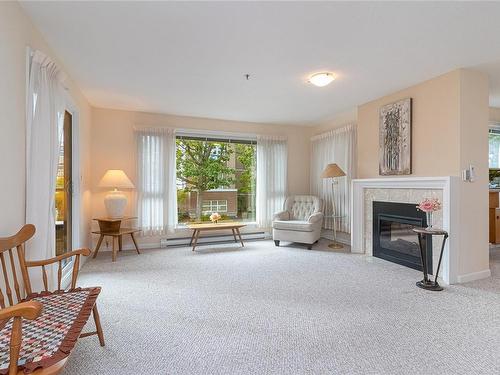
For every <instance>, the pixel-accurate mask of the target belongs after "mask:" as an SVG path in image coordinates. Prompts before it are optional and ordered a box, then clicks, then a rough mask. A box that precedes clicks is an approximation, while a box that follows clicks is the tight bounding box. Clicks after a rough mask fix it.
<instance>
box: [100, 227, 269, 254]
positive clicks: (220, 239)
mask: <svg viewBox="0 0 500 375" xmlns="http://www.w3.org/2000/svg"><path fill="white" fill-rule="evenodd" d="M241 237H242V238H243V241H252V240H262V239H265V238H266V233H264V232H259V233H242V234H241ZM189 241H191V237H181V238H168V239H167V242H166V246H162V245H161V244H160V242H150V243H141V242H140V240H139V249H140V250H143V249H144V250H148V249H160V248H163V249H168V248H169V247H181V246H189ZM208 243H212V244H217V243H234V237H233V235H232V234H229V235H220V234H219V235H212V236H210V235H207V236H206V237H205V236H204V237H200V238H199V239H198V245H202V244H208ZM238 245H240V242H239V241H238ZM111 250H112V249H111V246H110V247H108V248H106V247H105V246H101V248H100V249H99V252H111ZM123 250H134V251H135V247H134V246H133V245H132V244H124V245H123Z"/></svg>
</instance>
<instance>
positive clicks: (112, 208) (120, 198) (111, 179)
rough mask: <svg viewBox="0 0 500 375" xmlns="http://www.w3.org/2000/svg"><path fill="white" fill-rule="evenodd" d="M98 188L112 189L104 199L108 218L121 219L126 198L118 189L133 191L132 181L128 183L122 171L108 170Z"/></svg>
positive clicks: (128, 180)
mask: <svg viewBox="0 0 500 375" xmlns="http://www.w3.org/2000/svg"><path fill="white" fill-rule="evenodd" d="M98 186H99V187H102V188H111V189H113V191H110V192H109V193H108V194H107V195H106V197H105V198H104V205H105V206H106V211H107V213H108V217H109V218H111V219H118V218H122V217H123V213H124V212H125V207H126V206H127V197H126V195H125V194H123V193H122V192H121V191H119V190H118V189H133V188H134V184H133V183H132V181H130V179H129V178H128V176H127V175H126V174H125V172H123V171H122V170H120V169H109V170H108V171H107V172H106V173H105V174H104V176H103V177H102V179H101V181H100V182H99V185H98Z"/></svg>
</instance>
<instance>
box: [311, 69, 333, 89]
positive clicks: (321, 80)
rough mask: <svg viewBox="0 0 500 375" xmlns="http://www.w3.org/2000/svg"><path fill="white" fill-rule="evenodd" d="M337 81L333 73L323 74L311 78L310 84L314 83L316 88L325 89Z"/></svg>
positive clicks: (316, 74)
mask: <svg viewBox="0 0 500 375" xmlns="http://www.w3.org/2000/svg"><path fill="white" fill-rule="evenodd" d="M333 80H335V76H334V75H333V74H332V73H328V72H322V73H315V74H313V75H312V76H311V77H309V81H308V82H309V83H312V84H313V85H314V86H318V87H324V86H326V85H329V84H330V83H332V82H333Z"/></svg>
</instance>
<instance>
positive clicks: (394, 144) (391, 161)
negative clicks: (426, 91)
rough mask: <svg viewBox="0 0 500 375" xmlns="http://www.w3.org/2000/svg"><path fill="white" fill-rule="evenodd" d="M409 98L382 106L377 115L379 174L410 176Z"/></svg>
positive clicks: (410, 103) (410, 101)
mask: <svg viewBox="0 0 500 375" xmlns="http://www.w3.org/2000/svg"><path fill="white" fill-rule="evenodd" d="M411 106H412V100H411V98H407V99H403V100H399V101H397V102H394V103H390V104H387V105H384V106H383V107H381V108H380V114H379V174H380V175H381V176H391V175H407V174H411Z"/></svg>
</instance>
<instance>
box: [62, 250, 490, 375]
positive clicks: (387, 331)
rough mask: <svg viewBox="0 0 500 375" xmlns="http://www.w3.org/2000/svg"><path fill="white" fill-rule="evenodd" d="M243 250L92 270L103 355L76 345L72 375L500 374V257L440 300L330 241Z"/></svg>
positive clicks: (411, 275)
mask: <svg viewBox="0 0 500 375" xmlns="http://www.w3.org/2000/svg"><path fill="white" fill-rule="evenodd" d="M245 245H246V246H245V248H240V247H238V246H237V245H235V244H223V245H208V246H206V245H205V246H200V247H199V249H198V251H197V252H194V253H193V252H191V250H190V248H187V247H182V248H171V249H158V250H144V251H143V254H141V255H137V254H135V253H134V252H131V251H124V252H122V253H120V254H119V256H118V260H117V262H116V263H112V262H111V256H110V254H109V253H101V254H99V256H98V257H97V259H93V260H90V261H89V262H88V263H87V264H86V265H85V266H84V268H83V270H82V272H81V276H80V283H79V284H80V286H97V285H100V286H102V293H101V295H100V297H99V299H98V306H99V311H100V315H101V322H102V325H103V329H104V334H105V339H106V346H105V347H104V348H101V347H100V346H99V342H98V340H97V337H95V336H92V337H87V338H83V339H80V340H79V342H78V345H77V347H76V349H75V350H74V353H73V355H72V356H71V357H70V360H69V363H68V366H67V369H66V370H65V372H64V374H66V375H78V374H82V375H83V374H85V375H88V374H151V373H155V374H424V373H429V374H498V373H500V269H499V264H500V253H499V250H494V253H493V264H492V271H493V273H494V275H493V277H492V278H490V279H488V280H483V281H477V282H473V283H468V284H464V285H457V286H450V287H446V289H445V290H444V291H443V292H439V293H438V292H429V291H425V290H421V289H418V288H417V287H416V286H415V281H417V280H419V279H421V277H422V275H421V273H420V272H418V271H415V270H412V269H409V268H406V267H403V266H400V265H397V264H393V263H389V262H386V261H383V260H379V259H376V258H371V257H366V256H364V255H355V254H349V253H339V252H332V251H329V250H328V248H327V246H326V245H327V242H326V241H325V242H324V243H323V242H320V243H319V244H318V245H316V246H315V247H314V248H313V250H310V251H309V250H307V249H306V248H304V247H301V246H299V245H287V244H286V243H284V244H283V245H284V246H281V247H275V246H274V244H273V243H272V242H271V241H267V240H265V241H264V240H263V241H251V242H247V243H246V244H245ZM87 329H88V330H92V329H93V326H92V324H91V323H89V327H87Z"/></svg>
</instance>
